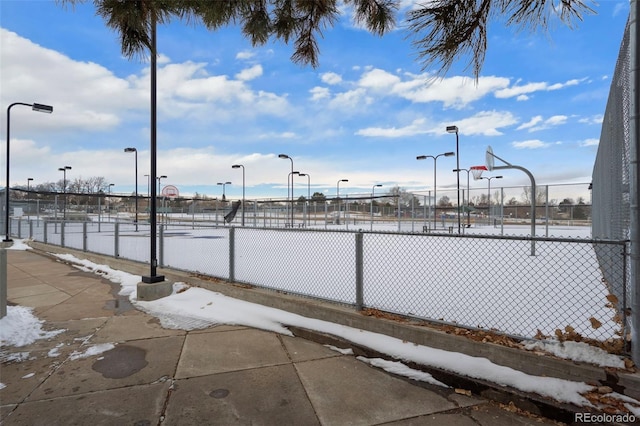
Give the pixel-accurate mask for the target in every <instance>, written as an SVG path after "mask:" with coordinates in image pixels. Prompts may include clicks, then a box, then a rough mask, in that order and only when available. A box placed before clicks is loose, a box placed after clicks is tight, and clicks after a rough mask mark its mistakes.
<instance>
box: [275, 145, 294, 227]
mask: <svg viewBox="0 0 640 426" xmlns="http://www.w3.org/2000/svg"><path fill="white" fill-rule="evenodd" d="M278 158H288V159H289V160H291V173H289V175H288V177H287V196H289V195H291V227H292V228H293V158H291V157H289V156H288V155H287V154H279V155H278ZM289 176H290V177H291V178H289ZM289 188H291V192H289Z"/></svg>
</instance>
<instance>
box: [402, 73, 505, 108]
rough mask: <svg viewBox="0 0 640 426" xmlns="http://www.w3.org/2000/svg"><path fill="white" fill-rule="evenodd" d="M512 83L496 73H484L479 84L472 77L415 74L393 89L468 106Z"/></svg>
mask: <svg viewBox="0 0 640 426" xmlns="http://www.w3.org/2000/svg"><path fill="white" fill-rule="evenodd" d="M508 84H509V79H508V78H504V77H494V76H485V77H480V78H479V79H478V82H477V84H476V83H475V81H474V80H473V79H471V78H468V77H461V76H454V77H449V78H442V79H433V78H432V77H430V76H428V75H413V76H412V80H408V81H405V82H402V83H398V84H397V85H396V86H395V87H394V88H393V89H394V90H393V91H394V93H396V94H398V95H399V96H401V97H403V98H405V99H408V100H410V101H412V102H417V103H426V102H442V103H443V104H444V106H445V108H464V107H465V106H467V105H468V104H470V103H471V102H474V101H477V100H478V99H481V98H483V97H484V96H486V95H487V94H489V93H492V92H495V91H496V90H499V89H501V88H503V87H506V86H507V85H508Z"/></svg>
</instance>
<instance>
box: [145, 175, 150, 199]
mask: <svg viewBox="0 0 640 426" xmlns="http://www.w3.org/2000/svg"><path fill="white" fill-rule="evenodd" d="M145 176H146V178H147V198H149V187H150V186H151V185H150V184H151V175H145Z"/></svg>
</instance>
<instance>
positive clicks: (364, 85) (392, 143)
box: [0, 0, 629, 198]
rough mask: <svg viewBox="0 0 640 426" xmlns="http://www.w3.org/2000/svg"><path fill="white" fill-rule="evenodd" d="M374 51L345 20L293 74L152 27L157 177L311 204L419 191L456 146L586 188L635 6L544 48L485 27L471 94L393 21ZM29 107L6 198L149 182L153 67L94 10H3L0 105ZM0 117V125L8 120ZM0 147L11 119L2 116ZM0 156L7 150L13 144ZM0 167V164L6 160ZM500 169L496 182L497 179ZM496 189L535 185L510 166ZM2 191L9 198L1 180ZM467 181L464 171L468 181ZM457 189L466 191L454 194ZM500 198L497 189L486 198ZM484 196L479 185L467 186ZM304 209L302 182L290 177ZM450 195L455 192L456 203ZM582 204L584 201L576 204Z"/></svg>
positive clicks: (468, 160)
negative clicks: (33, 188)
mask: <svg viewBox="0 0 640 426" xmlns="http://www.w3.org/2000/svg"><path fill="white" fill-rule="evenodd" d="M403 5H404V6H405V7H404V8H403V9H402V10H401V11H400V12H399V24H400V25H399V28H398V29H396V30H395V31H393V32H392V33H390V34H388V35H386V36H384V37H382V38H380V37H377V36H372V35H370V34H369V33H367V32H366V31H363V30H361V29H358V28H356V27H354V26H353V25H352V23H351V20H350V17H349V15H348V13H345V15H344V16H343V19H341V20H340V21H339V22H337V23H336V25H335V26H334V27H333V28H331V29H327V30H326V31H325V32H324V38H323V39H321V40H320V49H321V54H320V66H319V67H318V68H316V69H314V68H311V67H303V66H299V65H295V64H293V63H292V62H291V61H290V56H291V54H292V48H291V46H287V45H285V44H283V43H279V42H272V43H268V44H267V45H265V46H261V47H257V48H253V47H252V46H251V44H250V43H249V42H248V41H247V40H245V39H244V38H243V37H242V35H241V34H240V31H239V29H238V28H237V27H233V26H231V27H227V28H224V29H222V30H220V31H216V32H209V31H207V30H206V29H204V28H201V27H195V26H193V25H188V24H185V23H183V22H180V21H175V22H172V23H171V24H169V25H163V26H160V27H159V28H158V51H159V53H160V54H161V56H160V59H159V68H158V90H159V91H158V102H159V103H158V174H162V175H167V176H168V178H167V179H165V180H163V183H166V184H172V185H175V186H177V187H178V189H179V190H180V192H181V194H183V195H189V194H193V193H194V192H196V191H197V192H199V193H201V194H202V193H204V194H207V195H210V196H219V195H220V193H221V188H220V186H217V185H216V183H217V182H225V181H231V182H233V184H232V185H227V186H226V194H227V196H228V197H232V198H235V197H239V196H241V194H242V172H241V171H240V170H237V169H232V168H231V165H232V164H238V163H239V164H243V165H244V166H245V170H246V196H247V198H258V197H260V198H262V197H286V196H287V176H288V173H289V172H290V168H291V163H290V162H289V161H288V160H283V159H279V158H278V154H281V153H285V154H288V155H289V156H291V157H292V158H293V160H294V168H295V170H298V171H300V172H301V173H308V174H309V175H310V183H311V192H312V193H313V192H315V191H320V192H325V193H326V194H327V195H331V194H335V191H336V183H337V181H338V180H340V179H348V180H349V182H348V183H341V184H340V192H341V194H342V193H343V191H344V192H345V193H369V192H371V187H372V185H375V184H382V185H384V187H383V188H379V189H377V191H376V193H378V192H384V191H385V190H386V189H388V188H390V187H393V186H396V185H397V186H400V187H401V188H404V189H406V190H408V191H416V192H418V193H424V191H425V190H429V189H432V187H433V161H431V160H429V161H416V156H418V155H437V154H441V153H443V152H446V151H455V135H452V134H448V133H446V131H445V128H446V126H447V125H457V126H458V127H459V129H460V147H459V150H460V166H461V167H462V168H468V167H470V166H474V165H482V164H484V161H485V160H484V159H485V154H484V153H485V150H486V147H487V145H491V146H492V147H493V150H494V152H495V153H496V154H497V155H499V156H500V157H502V158H504V159H506V160H508V161H509V162H511V163H513V164H517V165H520V166H522V167H525V168H527V169H528V170H530V171H531V172H532V173H533V174H534V176H535V177H536V180H537V183H538V184H539V185H545V184H560V183H583V182H590V181H591V172H592V169H593V163H594V160H595V155H596V151H597V143H598V139H599V136H600V127H601V123H602V116H603V114H604V109H605V106H606V101H607V96H608V92H609V86H610V84H611V76H612V73H613V70H614V67H615V61H616V58H617V55H618V50H619V46H620V41H621V38H622V33H623V30H624V25H625V22H626V19H627V15H628V10H629V5H628V1H627V0H604V1H601V2H600V4H599V5H597V6H596V7H595V9H596V11H597V15H589V16H586V17H585V19H584V22H582V23H579V25H578V27H577V28H576V29H574V30H570V29H568V28H566V27H565V26H563V25H561V24H560V23H558V22H552V23H551V31H550V35H547V34H544V33H540V34H529V33H518V32H517V31H516V30H515V29H510V28H507V29H505V28H504V27H503V25H502V23H501V22H494V23H492V24H491V25H490V27H489V42H488V52H487V57H486V61H485V64H484V68H483V70H482V73H481V75H480V78H479V81H478V84H477V85H475V84H474V81H473V79H472V77H471V74H470V72H469V71H465V70H464V68H465V67H464V65H465V63H459V64H456V65H455V66H454V67H453V69H451V70H450V71H449V72H448V74H447V75H446V76H444V77H443V78H440V79H433V78H431V77H432V76H433V71H434V70H428V69H427V70H422V69H421V68H422V67H421V64H420V63H419V62H418V61H417V60H416V50H415V49H414V48H413V47H412V45H411V39H410V38H408V32H407V31H406V30H405V29H404V28H403V27H402V25H403V22H402V17H403V16H404V13H405V12H406V11H407V10H408V9H407V7H411V2H409V1H405V2H404V3H403ZM13 102H27V103H32V102H38V103H45V104H50V105H53V106H54V113H53V114H51V115H45V114H37V113H33V112H31V110H30V109H29V108H26V107H15V108H13V109H12V110H11V179H10V184H11V185H20V184H22V185H26V180H27V178H28V177H32V178H34V183H35V184H37V183H39V182H45V181H57V180H59V179H61V172H59V171H58V168H59V167H62V166H66V165H69V166H72V170H71V171H69V172H68V173H67V177H68V179H74V178H77V177H82V178H88V177H91V176H104V177H105V178H106V180H107V181H108V182H109V183H114V184H115V186H114V187H113V191H114V192H122V193H130V192H131V191H133V188H134V181H133V168H134V158H133V155H132V154H126V153H124V152H123V149H124V148H125V147H128V146H133V147H136V148H137V149H138V151H139V153H138V168H139V172H138V174H139V191H140V192H141V193H143V192H146V186H147V178H146V177H144V174H148V173H149V68H148V64H147V63H146V62H145V61H144V59H140V58H134V59H131V60H129V59H126V58H124V57H123V56H122V54H121V51H120V45H119V41H118V37H117V35H116V34H115V33H114V32H112V31H111V30H109V29H107V28H106V27H105V25H104V22H103V21H102V19H101V18H99V17H97V16H95V10H94V8H93V5H92V4H85V5H80V6H76V7H75V9H71V8H66V9H65V8H63V7H61V6H60V5H57V4H56V3H55V2H53V1H17V0H15V1H14V0H1V1H0V105H2V108H3V110H6V107H7V106H8V105H9V104H10V103H13ZM3 116H4V115H3ZM0 132H2V133H1V134H2V135H6V123H5V120H4V119H3V120H2V124H1V127H0ZM0 139H2V143H1V146H0V149H1V150H2V151H1V152H3V153H4V152H5V142H4V140H5V137H4V136H3V137H2V138H0ZM2 158H3V159H2V164H1V166H2V170H4V167H5V160H6V159H5V158H4V155H3V156H2ZM455 166H456V159H455V157H441V158H439V159H438V162H437V186H438V191H439V192H440V190H441V188H442V191H446V190H447V188H455V185H456V176H455V173H453V172H452V171H451V170H452V169H454V168H455ZM494 174H495V173H494ZM500 174H501V175H503V176H504V178H503V180H501V181H499V182H500V185H504V186H518V185H527V184H528V182H529V180H528V178H527V176H526V175H524V174H523V173H522V172H519V171H517V170H505V171H500ZM2 179H3V180H1V181H0V182H2V186H4V185H5V181H4V173H2ZM461 182H463V183H464V186H466V174H464V173H463V174H462V175H461ZM461 185H462V184H461ZM494 185H496V183H495V182H492V186H494ZM471 187H472V188H474V187H477V188H486V181H479V182H474V181H473V180H472V181H471ZM295 191H296V196H297V195H306V191H307V179H306V178H297V179H296V187H295ZM450 196H451V197H452V198H455V197H454V196H452V195H450ZM577 196H584V197H588V193H586V192H585V193H579V194H576V195H574V197H577Z"/></svg>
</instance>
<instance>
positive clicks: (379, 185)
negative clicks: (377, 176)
mask: <svg viewBox="0 0 640 426" xmlns="http://www.w3.org/2000/svg"><path fill="white" fill-rule="evenodd" d="M373 186H374V188H381V187H382V185H381V184H377V185H373Z"/></svg>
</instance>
